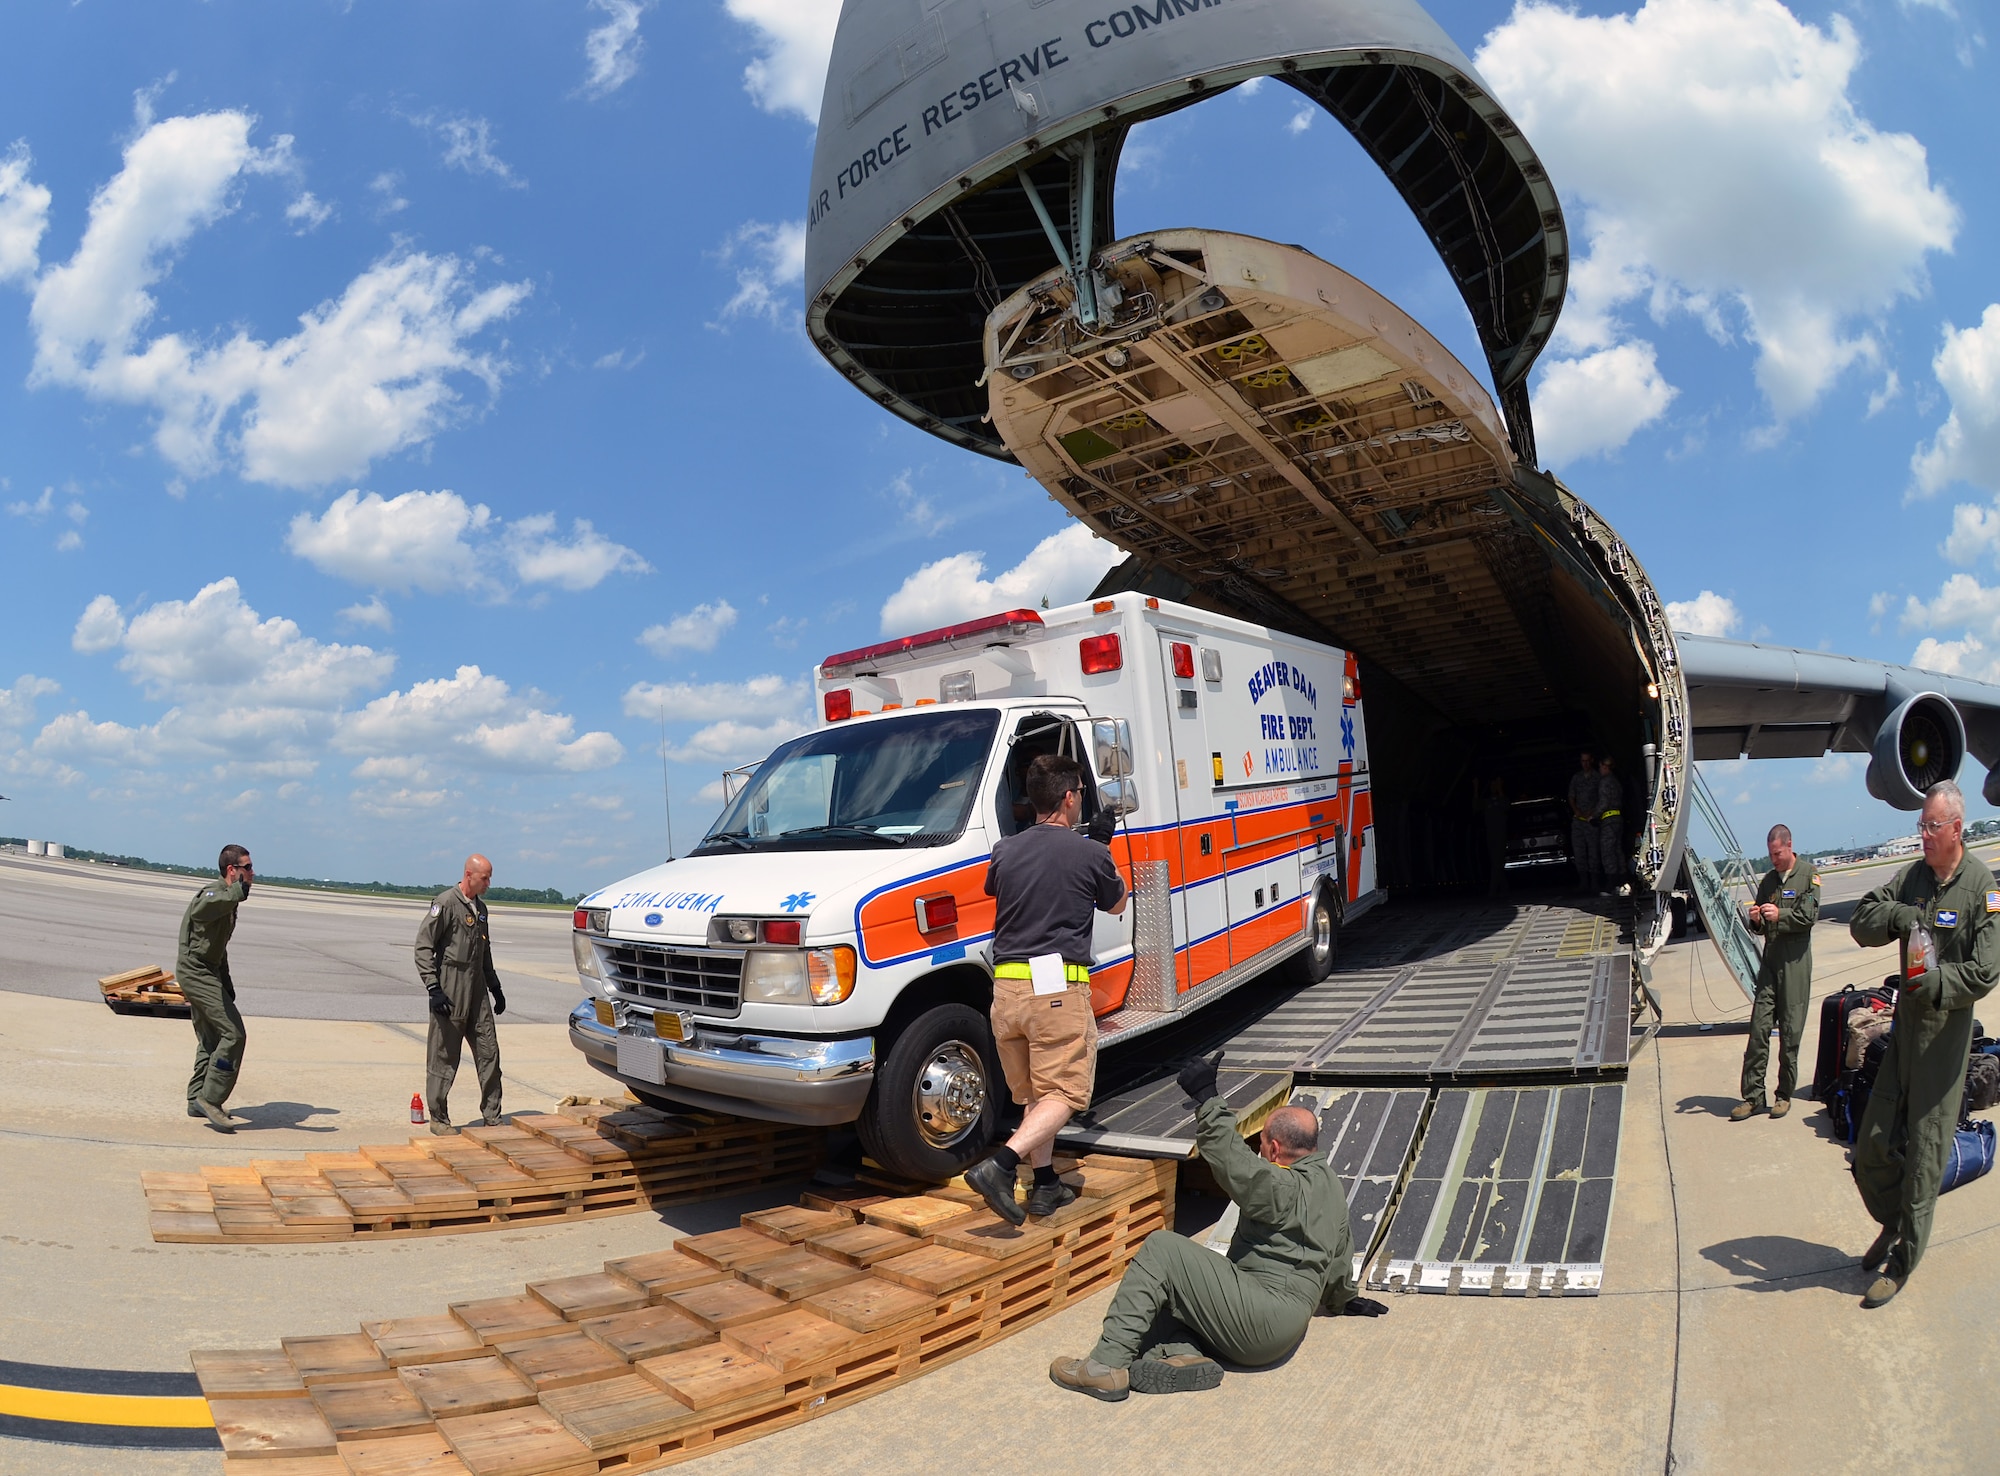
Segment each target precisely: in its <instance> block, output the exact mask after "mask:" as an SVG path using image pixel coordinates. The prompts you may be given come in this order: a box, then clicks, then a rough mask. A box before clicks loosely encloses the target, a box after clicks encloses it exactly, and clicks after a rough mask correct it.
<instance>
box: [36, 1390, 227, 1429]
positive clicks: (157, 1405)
mask: <svg viewBox="0 0 2000 1476" xmlns="http://www.w3.org/2000/svg"><path fill="white" fill-rule="evenodd" d="M0 1415H12V1416H14V1417H15V1418H17V1419H25V1420H53V1421H55V1422H57V1423H59V1424H65V1425H136V1426H141V1427H144V1428H147V1429H153V1430H211V1429H214V1428H215V1416H214V1415H212V1414H211V1413H210V1412H209V1408H208V1401H207V1400H206V1399H203V1398H201V1397H200V1396H198V1395H197V1396H192V1397H184V1398H176V1397H171V1396H161V1395H151V1394H73V1393H69V1392H67V1391H65V1390H60V1389H28V1388H23V1387H22V1386H21V1385H19V1384H0Z"/></svg>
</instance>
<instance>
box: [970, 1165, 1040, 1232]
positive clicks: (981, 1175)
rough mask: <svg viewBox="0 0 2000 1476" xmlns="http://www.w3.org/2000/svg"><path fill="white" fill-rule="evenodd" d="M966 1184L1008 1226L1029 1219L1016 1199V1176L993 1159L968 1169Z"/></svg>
mask: <svg viewBox="0 0 2000 1476" xmlns="http://www.w3.org/2000/svg"><path fill="white" fill-rule="evenodd" d="M965 1182H966V1183H967V1184H970V1185H971V1186H972V1187H973V1188H974V1189H975V1190H977V1191H978V1193H979V1197H980V1198H981V1199H983V1200H985V1201H986V1205H987V1208H989V1209H991V1210H992V1211H993V1213H994V1214H996V1215H998V1216H999V1217H1000V1218H1001V1219H1003V1220H1005V1221H1006V1222H1007V1223H1008V1224H1010V1225H1019V1224H1021V1223H1022V1222H1023V1221H1024V1220H1026V1219H1027V1218H1028V1212H1027V1211H1026V1210H1024V1209H1022V1208H1021V1205H1020V1201H1019V1200H1017V1199H1015V1198H1014V1176H1013V1175H1012V1174H1010V1173H1008V1172H1007V1171H1006V1170H1005V1169H1003V1168H1001V1167H1000V1165H999V1164H997V1163H995V1162H994V1161H993V1160H992V1159H990V1158H982V1159H980V1160H979V1162H977V1163H975V1164H974V1165H973V1166H972V1167H971V1168H969V1169H967V1170H966V1171H965Z"/></svg>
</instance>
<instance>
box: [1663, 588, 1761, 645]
mask: <svg viewBox="0 0 2000 1476" xmlns="http://www.w3.org/2000/svg"><path fill="white" fill-rule="evenodd" d="M1742 619H1743V617H1742V616H1741V615H1739V614H1738V613H1737V610H1736V602H1735V601H1734V600H1732V599H1729V598H1728V597H1727V596H1724V595H1719V594H1717V593H1716V592H1715V591H1714V590H1712V589H1705V590H1703V591H1702V592H1701V593H1700V594H1698V595H1696V596H1695V597H1694V598H1693V599H1691V600H1668V601H1667V624H1668V625H1669V626H1670V627H1672V628H1673V629H1674V630H1678V631H1682V632H1685V633H1686V634H1688V635H1698V636H1726V635H1728V634H1729V633H1730V632H1732V631H1734V630H1735V629H1736V627H1737V626H1738V625H1740V624H1741V623H1742Z"/></svg>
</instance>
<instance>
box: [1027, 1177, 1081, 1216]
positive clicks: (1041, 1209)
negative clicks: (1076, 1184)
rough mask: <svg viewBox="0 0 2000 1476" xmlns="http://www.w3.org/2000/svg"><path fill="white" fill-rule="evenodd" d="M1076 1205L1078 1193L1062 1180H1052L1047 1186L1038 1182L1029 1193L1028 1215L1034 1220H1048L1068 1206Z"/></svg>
mask: <svg viewBox="0 0 2000 1476" xmlns="http://www.w3.org/2000/svg"><path fill="white" fill-rule="evenodd" d="M1075 1203H1076V1191H1075V1190H1074V1189H1072V1188H1070V1187H1069V1185H1067V1184H1065V1183H1064V1182H1063V1181H1062V1180H1061V1179H1051V1180H1049V1181H1048V1182H1047V1183H1046V1184H1044V1183H1040V1182H1037V1183H1036V1184H1035V1186H1034V1187H1033V1188H1032V1189H1030V1190H1029V1191H1028V1214H1029V1217H1030V1218H1032V1219H1037V1220H1042V1219H1047V1218H1048V1217H1049V1216H1050V1215H1052V1214H1054V1213H1055V1212H1056V1211H1057V1210H1059V1209H1061V1208H1062V1207H1063V1206H1064V1205H1066V1204H1075Z"/></svg>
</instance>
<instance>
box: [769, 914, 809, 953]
mask: <svg viewBox="0 0 2000 1476" xmlns="http://www.w3.org/2000/svg"><path fill="white" fill-rule="evenodd" d="M801 927H802V924H801V923H800V922H799V920H798V919H797V918H795V917H772V918H766V919H765V921H764V941H765V942H766V943H776V944H778V945H779V946H780V947H785V948H796V947H798V946H799V933H800V929H801Z"/></svg>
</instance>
